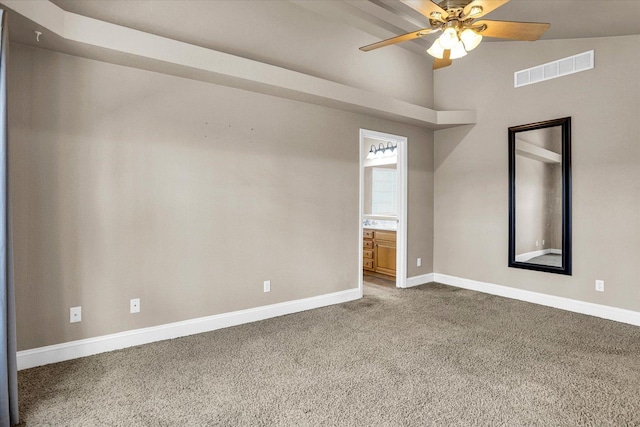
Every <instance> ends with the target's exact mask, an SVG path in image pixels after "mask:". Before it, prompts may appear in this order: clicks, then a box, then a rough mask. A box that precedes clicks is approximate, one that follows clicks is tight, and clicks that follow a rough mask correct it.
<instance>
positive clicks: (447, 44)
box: [438, 27, 460, 49]
mask: <svg viewBox="0 0 640 427" xmlns="http://www.w3.org/2000/svg"><path fill="white" fill-rule="evenodd" d="M438 40H439V41H440V45H441V46H442V48H443V49H452V48H453V47H454V46H455V45H456V44H457V43H458V42H459V41H460V39H459V38H458V31H457V30H456V29H455V28H454V27H447V28H445V29H444V31H443V32H442V35H441V36H440V37H439V38H438Z"/></svg>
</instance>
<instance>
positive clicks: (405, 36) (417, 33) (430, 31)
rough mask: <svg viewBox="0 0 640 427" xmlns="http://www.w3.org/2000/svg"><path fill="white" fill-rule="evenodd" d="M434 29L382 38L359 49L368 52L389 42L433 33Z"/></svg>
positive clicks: (392, 42)
mask: <svg viewBox="0 0 640 427" xmlns="http://www.w3.org/2000/svg"><path fill="white" fill-rule="evenodd" d="M434 31H439V30H438V29H433V28H424V29H422V30H419V31H412V32H410V33H407V34H402V35H401V36H397V37H392V38H390V39H386V40H382V41H380V42H377V43H373V44H369V45H367V46H362V47H361V48H360V50H361V51H363V52H369V51H370V50H373V49H377V48H379V47H384V46H389V45H390V44H396V43H400V42H404V41H407V40H413V39H417V38H420V37H424V36H426V35H427V34H431V33H433V32H434Z"/></svg>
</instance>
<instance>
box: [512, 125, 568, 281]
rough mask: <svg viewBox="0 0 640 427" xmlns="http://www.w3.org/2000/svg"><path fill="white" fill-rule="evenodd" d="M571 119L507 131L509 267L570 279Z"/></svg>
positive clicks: (523, 126)
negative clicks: (555, 274) (545, 272)
mask: <svg viewBox="0 0 640 427" xmlns="http://www.w3.org/2000/svg"><path fill="white" fill-rule="evenodd" d="M570 125H571V118H570V117H566V118H563V119H556V120H549V121H546V122H539V123H531V124H527V125H521V126H514V127H510V128H509V266H510V267H516V268H525V269H529V270H539V271H547V272H553V273H561V274H571V174H570V147H571V145H570V139H571V134H570Z"/></svg>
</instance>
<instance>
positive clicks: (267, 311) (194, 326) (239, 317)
mask: <svg viewBox="0 0 640 427" xmlns="http://www.w3.org/2000/svg"><path fill="white" fill-rule="evenodd" d="M361 297H362V295H361V293H360V289H358V288H356V289H349V290H346V291H341V292H335V293H331V294H326V295H320V296H316V297H311V298H304V299H299V300H295V301H287V302H283V303H279V304H272V305H266V306H263V307H256V308H250V309H247V310H239V311H233V312H230V313H223V314H217V315H214V316H207V317H200V318H198V319H190V320H185V321H182V322H175V323H168V324H165V325H159V326H152V327H149V328H143V329H135V330H132V331H126V332H119V333H117V334H111V335H103V336H100V337H95V338H87V339H83V340H78V341H71V342H66V343H62V344H56V345H50V346H46V347H39V348H34V349H31V350H23V351H19V352H18V353H17V359H18V360H17V362H18V370H22V369H28V368H33V367H35V366H41V365H47V364H49V363H56V362H62V361H65V360H71V359H77V358H79V357H85V356H91V355H93V354H98V353H104V352H107V351H113V350H118V349H121V348H126V347H133V346H136V345H141V344H148V343H152V342H156V341H162V340H168V339H172V338H179V337H184V336H187V335H193V334H200V333H203V332H209V331H214V330H216V329H222V328H228V327H230V326H236V325H241V324H243V323H250V322H256V321H258V320H264V319H269V318H272V317H278V316H283V315H285V314H291V313H297V312H300V311H305V310H311V309H314V308H320V307H325V306H328V305H333V304H339V303H343V302H347V301H353V300H356V299H359V298H361Z"/></svg>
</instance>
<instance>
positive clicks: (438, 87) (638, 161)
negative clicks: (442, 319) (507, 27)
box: [434, 36, 640, 311]
mask: <svg viewBox="0 0 640 427" xmlns="http://www.w3.org/2000/svg"><path fill="white" fill-rule="evenodd" d="M638 44H640V36H625V37H609V38H598V39H575V40H552V41H538V42H535V43H528V42H522V43H517V42H496V43H483V44H481V45H480V47H479V48H478V49H477V51H474V52H473V53H472V54H469V55H468V56H466V57H465V58H463V59H461V60H456V61H454V64H453V66H452V67H450V68H447V69H444V70H440V71H436V73H435V105H436V108H438V109H448V108H454V107H455V108H460V109H466V108H468V109H476V110H477V112H478V123H477V124H476V125H474V126H465V127H460V128H455V129H450V130H442V131H437V132H435V202H434V203H435V243H434V245H435V257H434V270H435V272H437V273H443V274H449V275H453V276H458V277H463V278H469V279H474V280H479V281H484V282H489V283H495V284H500V285H505V286H512V287H516V288H521V289H527V290H532V291H536V292H542V293H546V294H551V295H558V296H562V297H568V298H573V299H577V300H582V301H589V302H594V303H599V304H604V305H610V306H614V307H620V308H626V309H631V310H635V311H640V215H638V212H640V144H638V134H640V121H639V120H638V118H639V117H640V80H639V79H638V75H640V55H638ZM591 49H595V64H596V66H595V69H594V70H590V71H586V72H581V73H578V74H573V75H570V76H566V77H561V78H557V79H554V80H549V81H546V82H543V83H538V84H534V85H530V86H525V87H522V88H518V89H514V88H513V73H514V72H515V71H518V70H521V69H525V68H529V67H532V66H535V65H539V64H542V63H545V62H549V61H552V60H555V59H559V58H563V57H566V56H571V55H575V54H578V53H581V52H584V51H587V50H591ZM567 116H571V117H572V153H571V154H572V178H573V275H572V276H561V275H556V274H550V273H542V272H536V271H526V270H520V269H514V268H508V267H507V257H508V206H507V204H508V180H507V179H508V157H507V154H508V153H507V151H508V142H507V128H508V127H509V126H516V125H521V124H525V123H533V122H538V121H542V120H548V119H555V118H561V117H567ZM596 279H603V280H605V284H606V287H605V292H604V293H600V292H596V291H595V290H594V281H595V280H596Z"/></svg>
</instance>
